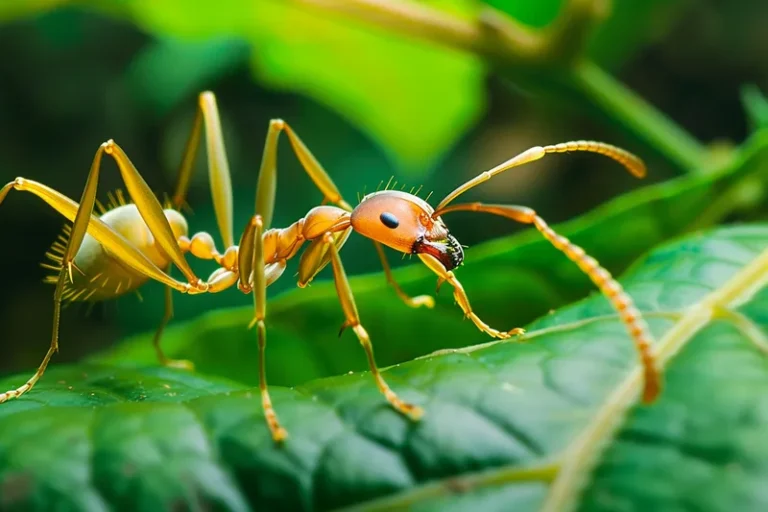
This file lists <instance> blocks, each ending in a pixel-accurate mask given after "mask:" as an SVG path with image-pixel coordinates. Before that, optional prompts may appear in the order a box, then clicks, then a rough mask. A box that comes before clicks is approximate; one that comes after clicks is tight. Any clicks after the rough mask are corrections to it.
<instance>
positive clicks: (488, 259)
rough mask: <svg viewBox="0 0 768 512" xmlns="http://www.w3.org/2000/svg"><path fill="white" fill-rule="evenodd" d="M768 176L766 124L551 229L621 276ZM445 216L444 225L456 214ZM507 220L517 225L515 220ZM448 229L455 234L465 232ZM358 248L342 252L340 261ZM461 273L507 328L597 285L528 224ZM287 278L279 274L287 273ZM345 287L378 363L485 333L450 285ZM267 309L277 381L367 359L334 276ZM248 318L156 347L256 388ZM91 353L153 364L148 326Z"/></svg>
mask: <svg viewBox="0 0 768 512" xmlns="http://www.w3.org/2000/svg"><path fill="white" fill-rule="evenodd" d="M766 183H768V132H766V133H761V134H758V135H757V136H755V137H754V138H753V140H752V141H751V142H750V144H749V145H748V146H747V147H746V148H745V149H744V150H743V151H742V152H741V154H740V155H738V157H737V158H736V159H735V160H734V162H733V164H732V166H731V167H729V168H727V169H725V170H723V171H721V172H720V173H718V174H715V175H706V176H695V177H693V176H689V177H685V178H680V179H678V180H674V181H672V182H668V183H664V184H661V185H654V186H650V187H646V188H643V189H640V190H637V191H635V192H633V193H630V194H628V195H626V196H623V197H621V198H618V199H617V200H614V201H612V202H610V203H607V204H605V205H604V206H602V207H600V208H598V209H596V210H595V211H593V212H591V213H589V214H588V215H585V216H583V217H581V218H579V219H575V220H574V221H571V222H568V223H566V224H563V225H562V226H557V229H558V230H559V231H560V232H562V233H563V234H565V235H567V236H568V237H569V238H571V239H572V240H573V241H574V242H575V243H577V244H578V245H580V246H582V247H583V248H584V249H585V250H586V251H587V252H588V253H589V254H592V255H593V256H595V257H596V258H597V259H598V260H599V261H600V262H601V263H602V264H603V265H604V266H605V267H606V268H608V269H609V270H610V271H612V272H616V273H618V272H621V271H623V270H624V269H625V268H627V266H628V265H629V264H630V263H632V262H633V261H634V260H636V259H637V258H638V257H639V256H640V255H641V254H643V253H645V252H647V251H648V250H650V249H651V248H653V247H654V246H656V245H658V244H659V243H661V242H664V241H666V240H669V239H671V238H674V237H676V236H678V235H679V234H681V233H685V232H688V231H691V230H695V229H701V228H703V227H709V226H711V225H713V224H715V223H717V222H718V221H719V220H721V219H723V218H725V217H727V216H729V215H732V214H734V213H735V212H742V211H753V210H754V209H756V208H760V205H762V206H763V208H764V205H765V201H764V198H765V192H766ZM476 218H477V219H478V220H482V219H483V217H481V216H478V217H476ZM446 221H447V222H448V224H449V226H450V222H451V217H446ZM510 229H515V225H514V224H511V223H510ZM453 234H454V235H455V236H457V237H458V239H459V240H461V239H462V233H461V232H456V231H455V232H454V233H453ZM350 250H351V249H350ZM368 250H373V249H372V248H370V247H369V248H368ZM354 256H355V254H354V252H352V253H350V252H347V251H342V253H341V257H342V260H343V261H348V260H349V259H352V258H354ZM390 257H392V256H391V255H390ZM329 274H330V270H328V271H326V273H325V275H326V276H327V275H329ZM395 275H396V277H397V280H398V282H400V283H401V284H402V285H403V287H404V288H405V289H406V291H408V292H409V293H411V294H414V295H416V294H423V293H431V292H432V291H433V290H434V289H435V277H434V275H433V274H431V272H429V271H428V270H426V269H425V268H424V267H423V266H422V265H410V266H408V267H405V268H403V269H401V270H398V271H397V272H395ZM456 275H457V277H458V278H459V279H460V280H461V281H462V283H463V284H464V287H465V288H466V290H467V293H468V294H469V298H470V301H471V302H472V305H473V307H474V309H475V311H477V312H478V314H479V315H480V316H481V317H482V318H483V319H485V320H486V321H487V322H489V323H490V324H491V325H494V326H496V327H498V328H504V329H511V328H513V327H520V326H523V325H525V324H527V323H529V322H531V321H533V320H534V319H535V318H537V317H539V316H542V315H545V314H546V313H547V312H548V311H550V310H552V309H554V308H557V307H559V306H562V305H564V304H567V303H569V302H572V301H574V300H577V299H579V298H581V297H584V296H585V295H587V294H588V293H592V292H594V291H595V288H594V285H593V284H592V282H591V281H589V280H588V279H587V278H586V277H585V276H584V274H582V273H581V271H580V270H579V269H578V267H576V266H575V265H574V264H573V263H572V262H571V261H570V260H568V259H567V258H565V256H563V255H562V254H561V253H560V252H558V251H557V250H556V249H554V248H553V247H552V246H551V245H550V244H549V242H547V241H546V240H544V239H542V237H541V236H540V235H539V234H538V232H536V231H535V230H532V229H528V230H525V231H523V232H522V233H519V234H517V235H514V236H511V237H507V238H502V239H499V240H494V241H490V242H488V243H485V244H482V245H480V246H477V247H471V248H469V249H468V250H467V251H466V261H465V264H464V265H463V266H462V267H461V268H459V269H458V270H457V271H456ZM291 278H292V277H291V275H290V274H289V273H286V275H284V276H283V278H282V279H291ZM351 286H352V291H353V293H354V294H355V300H356V302H357V305H358V308H359V310H360V315H361V318H362V320H363V323H364V325H365V326H366V329H367V330H368V332H369V333H370V335H371V338H372V340H373V345H374V347H375V349H376V354H377V359H378V361H379V362H380V363H381V364H383V365H392V364H396V363H400V362H403V361H407V360H410V359H413V358H414V357H418V356H420V355H423V354H426V353H428V352H431V351H433V350H437V349H441V348H449V347H453V348H456V347H462V346H465V345H468V344H476V343H482V342H485V341H487V340H488V337H487V336H486V335H484V334H482V333H480V332H478V331H477V329H475V328H474V326H473V325H472V324H471V323H470V322H467V321H464V320H463V318H462V314H461V311H460V310H459V309H458V308H457V307H456V306H455V304H454V303H453V298H452V295H451V293H450V291H449V290H448V289H447V288H446V287H444V289H443V290H442V291H441V293H440V294H439V295H438V296H437V302H438V303H437V306H436V308H435V310H425V309H417V310H414V309H410V308H408V307H406V306H405V305H403V304H402V303H401V302H400V301H399V300H398V299H397V297H396V296H395V294H394V292H393V291H392V290H391V288H389V287H388V285H387V284H386V281H385V279H384V277H383V276H382V275H381V274H375V275H366V276H355V277H353V278H352V279H351ZM243 304H250V299H247V298H243ZM267 309H268V311H267V328H268V345H269V347H268V349H267V353H268V356H267V371H268V374H269V375H270V379H271V381H272V382H274V383H278V384H282V385H296V384H300V383H302V382H305V381H307V380H309V379H313V378H318V377H323V376H328V375H338V374H341V373H345V372H347V371H350V370H355V371H357V370H363V369H365V368H366V367H367V363H366V360H365V357H364V354H363V351H362V350H361V349H360V347H359V345H358V343H357V341H356V340H355V337H354V335H353V334H352V333H350V332H347V333H345V335H344V337H343V338H342V339H338V336H337V333H338V329H339V326H340V325H341V323H342V320H343V315H342V312H341V307H340V305H339V302H338V299H337V296H336V291H335V288H334V287H333V284H332V283H330V282H323V281H319V282H316V283H315V284H313V286H312V287H311V288H308V289H301V290H292V291H289V292H287V293H284V294H282V295H280V296H279V297H276V298H275V299H272V300H270V301H269V304H268V308H267ZM252 315H253V309H252V306H244V307H243V308H237V309H227V310H213V311H210V312H209V313H207V314H205V315H203V316H201V317H199V318H198V319H196V320H194V321H191V322H189V323H184V324H175V325H172V326H171V327H170V328H169V329H168V330H167V331H166V334H165V336H164V339H163V347H164V348H165V350H166V351H167V353H168V354H169V355H170V356H172V357H175V358H183V359H190V360H192V361H194V362H195V364H196V365H197V367H198V369H199V370H200V371H203V372H205V373H208V374H214V375H220V376H224V377H228V378H232V379H235V380H238V381H242V382H246V383H250V384H252V385H255V384H257V383H258V381H257V379H258V375H257V372H256V371H255V366H254V364H255V363H254V361H256V358H257V356H258V354H257V347H256V342H255V337H254V333H253V332H252V331H248V330H247V329H246V326H247V325H248V323H249V321H250V319H251V317H252ZM422 333H430V336H422V335H421V334H422ZM96 360H98V361H101V362H114V361H131V362H135V363H141V364H155V362H156V361H157V359H156V356H155V352H154V350H153V348H152V333H147V334H144V335H140V336H137V337H134V338H131V339H130V340H127V341H126V342H124V343H122V344H120V345H118V346H117V347H115V348H113V349H110V350H109V351H107V352H106V353H104V354H100V355H98V356H97V358H96Z"/></svg>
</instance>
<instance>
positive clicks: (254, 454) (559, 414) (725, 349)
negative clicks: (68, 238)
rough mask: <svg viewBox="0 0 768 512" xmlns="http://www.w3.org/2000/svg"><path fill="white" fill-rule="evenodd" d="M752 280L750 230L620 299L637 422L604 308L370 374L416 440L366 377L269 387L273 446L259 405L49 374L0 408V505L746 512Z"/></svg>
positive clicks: (758, 335) (585, 305) (756, 460)
mask: <svg viewBox="0 0 768 512" xmlns="http://www.w3.org/2000/svg"><path fill="white" fill-rule="evenodd" d="M766 282H768V224H759V225H751V226H749V225H744V226H738V227H731V228H725V229H719V230H716V231H714V232H710V233H708V234H698V235H695V236H691V237H689V238H687V239H684V240H681V241H677V242H674V243H672V244H668V245H665V246H662V247H660V248H659V249H657V250H655V251H654V252H652V253H651V254H650V255H649V256H648V257H646V258H645V259H644V260H642V261H641V262H640V263H639V264H637V265H635V266H634V268H633V269H632V271H631V272H630V273H629V275H628V276H626V277H625V278H624V279H623V283H624V285H625V286H626V289H627V291H628V292H629V293H630V294H631V295H632V296H633V297H634V298H635V300H636V302H637V303H638V305H639V307H640V308H641V309H642V310H643V311H644V313H645V315H646V318H647V320H648V321H649V323H650V325H651V328H652V331H653V332H654V334H655V335H656V337H657V340H658V341H657V345H656V347H657V349H658V353H659V355H660V360H661V362H662V363H663V365H664V366H665V367H666V381H665V382H666V386H665V389H664V392H663V394H662V395H661V397H660V399H659V400H658V402H656V403H655V404H653V405H651V406H638V405H635V404H636V400H637V397H638V393H639V390H640V386H641V378H640V372H639V369H638V366H637V362H636V359H637V358H636V354H635V352H634V350H633V348H632V344H631V343H630V340H629V338H628V336H627V334H626V331H625V328H624V326H623V325H622V324H621V323H620V322H619V320H618V318H617V315H616V314H615V313H614V312H613V311H612V309H611V308H610V307H609V305H608V303H607V301H606V300H605V298H603V297H602V296H600V295H595V296H593V297H591V298H589V299H587V300H584V301H581V302H579V303H577V304H574V305H572V306H569V307H567V308H565V309H563V310H561V311H559V312H557V313H554V314H552V315H549V316H547V317H545V318H543V319H540V320H539V321H537V322H535V323H534V324H533V325H531V326H530V332H529V335H528V338H527V341H526V342H525V343H515V342H490V343H487V344H484V345H481V346H474V347H468V348H465V349H458V350H449V351H444V352H442V353H437V354H432V355H430V356H428V357H424V358H420V359H418V360H415V361H412V362H409V363H406V364H402V365H399V366H397V367H395V368H391V369H389V370H387V371H385V372H384V375H385V377H386V378H387V379H388V380H389V382H390V383H391V385H392V386H393V388H394V389H395V390H396V391H397V392H399V393H400V394H401V395H402V396H403V397H404V398H406V399H408V400H411V401H413V402H416V403H419V404H422V405H423V406H424V407H425V409H426V414H425V417H424V419H423V420H422V421H421V422H419V423H412V422H410V421H409V420H407V419H405V418H403V417H402V416H400V415H399V414H398V413H396V412H394V411H393V410H392V409H391V408H390V407H389V406H388V405H387V404H386V402H385V401H384V399H383V397H382V396H381V395H380V394H379V393H378V391H377V389H376V387H375V385H374V384H373V382H372V379H371V378H370V376H369V375H368V374H367V373H362V374H353V375H344V376H340V377H334V378H329V379H323V380H318V381H313V382H309V383H307V384H304V385H301V386H297V387H295V388H293V389H286V388H279V387H277V386H273V387H272V389H271V391H272V395H273V401H274V404H275V407H276V408H277V412H278V414H279V416H280V419H281V421H282V422H283V424H284V425H285V426H286V428H288V430H289V432H290V437H289V438H288V440H287V442H286V444H285V445H284V446H275V445H274V444H273V442H272V440H271V438H270V436H269V433H268V430H267V429H266V426H265V424H264V419H263V416H262V413H261V407H260V400H259V395H258V391H257V390H251V389H242V388H241V387H240V386H239V385H238V384H235V383H230V382H226V381H222V380H212V379H211V380H208V379H207V378H204V377H202V376H197V375H189V374H185V373H183V372H180V371H171V370H167V369H157V368H144V369H140V370H128V369H123V368H109V367H104V366H87V365H86V366H82V367H76V368H58V369H52V370H51V371H50V372H48V373H47V374H46V376H45V377H44V379H43V380H42V381H41V382H40V383H39V384H38V386H37V387H36V388H35V389H34V390H33V391H32V392H30V393H29V394H27V395H25V396H24V397H22V398H21V399H19V400H16V401H12V402H9V403H7V404H4V405H2V406H0V418H2V420H1V421H0V488H1V489H3V492H2V494H0V503H2V505H3V509H7V510H25V511H33V510H44V509H48V508H51V507H52V505H53V504H54V503H55V504H56V506H57V508H59V509H62V510H64V509H77V510H106V509H108V508H113V509H125V510H168V509H210V508H213V509H216V510H249V509H259V510H261V509H268V510H274V509H288V510H332V509H338V508H340V507H349V506H355V509H359V510H392V509H402V508H405V507H409V509H410V510H458V509H461V510H466V509H471V508H477V509H482V510H499V509H504V510H540V509H544V510H557V511H561V510H568V509H572V508H579V509H580V510H590V511H593V510H596V511H599V510H617V509H620V510H624V509H643V510H671V509H675V508H676V507H683V508H686V509H695V510H701V511H705V512H709V511H712V512H714V511H725V510H743V511H752V510H754V511H758V510H764V509H765V508H766V507H768V498H767V497H766V495H765V493H764V492H762V489H763V483H764V482H765V480H766V479H767V478H768V466H766V465H765V464H764V460H765V459H766V457H768V452H767V451H766V444H765V443H762V442H761V440H762V439H765V438H766V436H768V402H767V401H766V400H767V399H766V396H768V393H767V391H768V359H766V353H764V352H761V351H760V350H758V348H757V345H759V344H766V330H768V316H767V315H766V314H765V311H766V310H767V308H768V293H766V290H765V289H763V288H764V286H765V284H766ZM761 290H762V291H761ZM758 292H759V293H758ZM422 336H423V337H425V338H428V337H431V336H433V334H432V333H430V332H425V333H423V334H422ZM412 339H416V336H414V337H412ZM220 341H221V342H222V343H225V342H226V340H220ZM765 348H766V347H763V349H765ZM23 378H25V377H15V378H11V379H8V380H6V381H4V382H2V384H1V385H2V386H12V385H17V384H19V383H20V381H21V380H23ZM614 434H615V436H614Z"/></svg>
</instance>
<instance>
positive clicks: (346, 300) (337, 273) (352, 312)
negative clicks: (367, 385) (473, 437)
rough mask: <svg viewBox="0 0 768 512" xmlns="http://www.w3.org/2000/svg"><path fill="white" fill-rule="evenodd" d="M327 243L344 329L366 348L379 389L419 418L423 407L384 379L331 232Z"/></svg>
mask: <svg viewBox="0 0 768 512" xmlns="http://www.w3.org/2000/svg"><path fill="white" fill-rule="evenodd" d="M323 240H324V241H325V243H326V244H327V245H328V247H329V248H330V253H331V265H332V266H333V276H334V281H335V283H336V292H337V293H338V294H339V301H340V302H341V307H342V309H343V310H344V317H345V320H344V325H343V326H342V330H343V329H344V328H346V327H351V328H352V330H353V331H355V334H356V335H357V339H358V340H360V344H361V345H362V346H363V349H364V350H365V355H366V356H367V357H368V366H369V368H370V369H371V374H372V375H373V378H374V380H375V381H376V386H377V387H378V388H379V391H381V393H382V394H383V395H384V397H385V398H386V399H387V401H388V402H389V403H390V404H391V405H392V407H394V408H395V409H397V410H398V411H399V412H401V413H402V414H405V415H406V416H409V417H410V418H411V419H413V420H418V419H419V418H421V416H422V415H423V414H424V411H423V409H422V408H421V407H418V406H416V405H413V404H409V403H407V402H405V401H403V400H402V399H401V398H400V397H398V396H397V395H396V394H395V392H394V391H392V389H391V388H390V387H389V385H388V384H387V383H386V382H385V381H384V377H382V376H381V373H380V372H379V368H378V366H376V360H375V359H374V357H373V345H372V344H371V338H370V337H369V336H368V332H367V331H366V330H365V328H364V327H363V326H362V324H361V323H360V315H358V313H357V305H356V304H355V298H354V297H353V296H352V290H351V289H350V287H349V281H348V280H347V275H346V273H345V272H344V267H343V266H342V264H341V258H339V251H338V249H337V248H336V245H335V243H334V238H333V235H332V234H331V233H326V235H325V237H324V239H323Z"/></svg>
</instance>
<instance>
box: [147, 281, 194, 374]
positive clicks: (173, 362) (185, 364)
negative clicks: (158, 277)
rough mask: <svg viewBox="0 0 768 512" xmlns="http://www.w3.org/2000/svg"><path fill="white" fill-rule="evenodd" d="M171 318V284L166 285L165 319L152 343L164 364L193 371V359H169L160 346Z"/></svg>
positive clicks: (161, 322)
mask: <svg viewBox="0 0 768 512" xmlns="http://www.w3.org/2000/svg"><path fill="white" fill-rule="evenodd" d="M168 270H169V269H165V271H166V272H167V271H168ZM171 318H173V290H172V289H171V287H170V286H165V310H164V313H163V319H162V320H161V321H160V325H159V326H158V327H157V331H155V336H154V338H152V345H153V346H154V347H155V352H156V353H157V359H158V360H159V361H160V364H162V365H163V366H167V367H169V368H178V369H181V370H189V371H192V370H194V369H195V365H194V363H192V361H189V360H187V359H169V358H168V357H167V356H166V355H165V353H164V352H163V349H162V348H161V347H160V340H161V339H162V337H163V331H164V330H165V327H166V326H167V325H168V322H170V321H171Z"/></svg>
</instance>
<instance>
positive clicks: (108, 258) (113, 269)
mask: <svg viewBox="0 0 768 512" xmlns="http://www.w3.org/2000/svg"><path fill="white" fill-rule="evenodd" d="M165 213H166V217H167V218H168V220H169V221H170V223H171V226H172V228H173V231H174V233H175V234H176V235H177V237H178V236H181V235H182V234H183V235H186V231H187V225H186V221H185V220H184V218H183V217H181V214H179V213H178V212H176V211H175V210H166V211H165ZM100 218H101V220H102V221H104V223H106V224H107V225H109V226H110V227H111V228H112V229H114V230H115V231H116V232H117V233H119V234H120V235H122V236H123V237H124V238H125V239H126V240H127V241H128V242H129V243H130V244H131V245H133V246H134V247H136V248H137V249H139V250H140V251H141V252H142V253H144V254H145V255H146V256H147V257H148V258H149V259H150V260H151V261H152V262H153V263H154V264H155V265H157V267H158V268H161V269H162V268H164V267H166V266H167V265H168V263H169V259H168V257H167V256H166V255H165V253H164V252H163V251H162V250H161V249H160V248H158V246H157V245H156V244H155V239H154V237H153V236H152V233H151V232H150V231H149V228H148V227H147V225H146V224H145V223H144V219H142V217H141V214H140V213H139V210H138V208H136V205H134V204H125V205H121V206H118V207H116V208H114V209H112V210H109V211H108V212H106V213H104V214H103V215H101V217H100ZM69 232H70V229H66V231H65V235H66V236H65V238H64V239H63V240H62V239H61V238H60V240H61V241H60V242H55V243H54V245H53V246H52V248H51V251H50V252H49V253H48V254H47V256H48V258H49V259H52V260H53V261H54V265H47V267H48V268H51V269H53V270H55V271H57V274H58V271H59V270H60V269H61V259H62V256H63V254H64V248H65V246H66V241H67V240H68V234H69ZM61 242H64V243H63V244H62V243H61ZM74 265H75V269H73V272H72V282H68V283H67V284H66V288H65V290H64V294H63V296H62V298H63V299H64V300H67V301H88V300H90V301H100V300H106V299H111V298H115V297H119V296H120V295H123V294H125V293H128V292H131V291H134V290H136V289H137V288H138V287H139V286H141V285H142V284H144V283H145V282H146V281H147V280H148V279H149V278H148V277H146V276H144V275H143V274H141V273H139V272H136V271H134V270H133V269H132V268H130V267H128V266H127V265H125V264H124V263H121V262H120V261H119V260H118V259H117V258H115V257H114V256H112V255H111V254H110V253H109V252H108V251H107V250H106V249H105V248H104V247H103V246H102V245H101V244H99V243H98V242H97V241H96V239H95V238H93V237H92V236H91V235H88V234H86V235H85V238H84V239H83V243H82V245H81V246H80V249H79V250H78V251H77V254H76V255H75V260H74ZM57 279H58V275H54V276H48V277H47V278H46V282H49V283H55V282H56V280H57Z"/></svg>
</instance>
